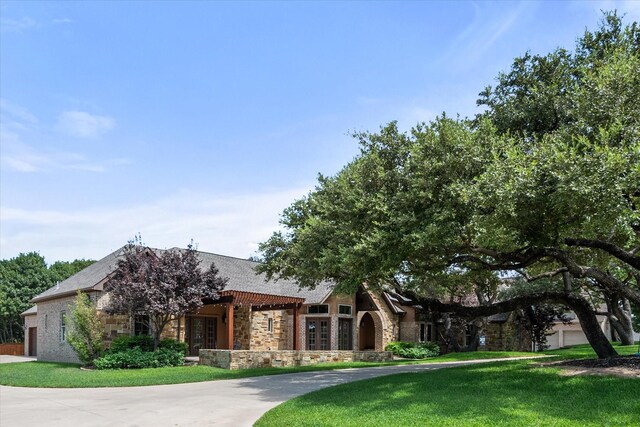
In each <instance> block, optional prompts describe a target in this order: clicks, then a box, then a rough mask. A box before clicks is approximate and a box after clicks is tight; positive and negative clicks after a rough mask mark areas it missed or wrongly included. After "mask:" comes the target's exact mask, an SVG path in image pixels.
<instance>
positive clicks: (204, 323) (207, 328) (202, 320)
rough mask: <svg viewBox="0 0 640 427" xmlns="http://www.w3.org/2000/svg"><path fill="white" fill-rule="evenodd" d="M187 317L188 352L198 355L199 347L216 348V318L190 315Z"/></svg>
mask: <svg viewBox="0 0 640 427" xmlns="http://www.w3.org/2000/svg"><path fill="white" fill-rule="evenodd" d="M188 319H189V335H188V341H189V354H190V355H191V356H198V355H199V354H200V349H201V348H216V325H217V322H216V318H215V317H190V318H188Z"/></svg>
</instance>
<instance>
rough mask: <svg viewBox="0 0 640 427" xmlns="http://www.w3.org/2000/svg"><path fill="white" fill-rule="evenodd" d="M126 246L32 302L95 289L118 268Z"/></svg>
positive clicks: (37, 296)
mask: <svg viewBox="0 0 640 427" xmlns="http://www.w3.org/2000/svg"><path fill="white" fill-rule="evenodd" d="M123 250H124V246H123V247H122V248H120V249H118V250H117V251H114V252H112V253H110V254H109V255H107V256H106V257H104V258H102V259H101V260H99V261H96V262H94V263H93V264H91V265H90V266H88V267H86V268H84V269H82V270H80V271H79V272H77V273H76V274H74V275H73V276H71V277H69V278H68V279H66V280H63V281H62V282H59V283H57V284H56V285H55V286H52V287H50V288H49V289H47V290H46V291H44V292H42V293H41V294H39V295H36V296H35V297H34V298H33V299H32V300H31V302H38V301H42V300H47V299H51V298H55V297H60V296H64V295H72V294H75V293H76V292H77V291H78V290H83V291H84V290H88V289H93V287H94V286H96V285H97V284H98V283H100V282H101V281H102V280H104V279H105V278H106V277H107V276H108V275H109V274H110V273H111V272H112V271H113V270H115V268H116V263H117V261H118V258H119V257H120V256H121V255H122V253H123Z"/></svg>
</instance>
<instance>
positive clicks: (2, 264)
mask: <svg viewBox="0 0 640 427" xmlns="http://www.w3.org/2000/svg"><path fill="white" fill-rule="evenodd" d="M94 262H95V261H93V260H85V259H77V260H75V261H71V262H68V261H57V262H55V263H53V264H51V265H50V266H47V263H46V262H45V259H44V257H43V256H42V255H40V254H39V253H37V252H29V253H21V254H20V255H18V256H17V257H15V258H11V259H3V260H0V343H5V342H20V341H23V340H24V329H23V322H22V318H21V317H20V313H22V312H23V311H25V310H27V309H28V308H29V307H31V305H32V304H31V303H30V302H29V301H30V300H31V299H32V298H33V297H35V296H36V295H38V294H40V293H41V292H44V291H45V290H47V289H49V288H50V287H52V286H54V285H55V284H56V282H61V281H63V280H65V279H67V278H68V277H70V276H72V275H74V274H75V273H77V272H78V271H80V270H82V269H83V268H85V267H87V266H89V265H91V264H93V263H94Z"/></svg>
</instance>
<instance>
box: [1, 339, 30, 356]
mask: <svg viewBox="0 0 640 427" xmlns="http://www.w3.org/2000/svg"><path fill="white" fill-rule="evenodd" d="M0 354H3V355H7V356H24V343H21V342H19V343H7V344H0Z"/></svg>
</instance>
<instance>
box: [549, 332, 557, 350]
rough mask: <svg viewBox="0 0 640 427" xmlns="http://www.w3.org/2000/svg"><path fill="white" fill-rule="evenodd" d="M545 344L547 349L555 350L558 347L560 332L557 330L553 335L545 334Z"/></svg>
mask: <svg viewBox="0 0 640 427" xmlns="http://www.w3.org/2000/svg"><path fill="white" fill-rule="evenodd" d="M547 345H548V346H549V350H555V349H556V348H559V347H560V334H559V333H558V331H556V332H554V333H553V335H547Z"/></svg>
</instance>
